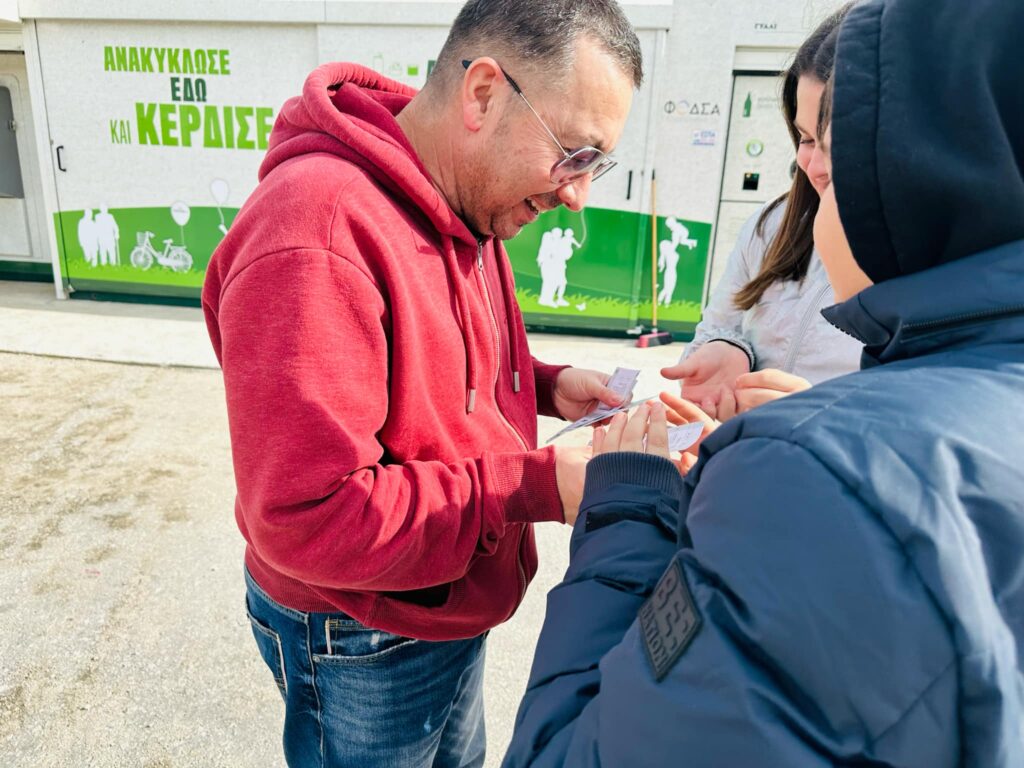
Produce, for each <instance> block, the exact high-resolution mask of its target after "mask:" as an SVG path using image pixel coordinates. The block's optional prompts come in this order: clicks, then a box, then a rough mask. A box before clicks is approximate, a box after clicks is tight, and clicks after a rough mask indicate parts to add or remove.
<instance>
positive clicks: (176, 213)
mask: <svg viewBox="0 0 1024 768" xmlns="http://www.w3.org/2000/svg"><path fill="white" fill-rule="evenodd" d="M191 216H192V209H191V208H189V207H188V206H187V205H186V204H185V203H183V202H181V200H179V201H178V202H176V203H174V204H173V205H172V206H171V218H172V219H174V223H175V224H177V225H178V229H179V231H180V232H181V244H182V245H185V225H186V224H188V220H189V218H190V217H191Z"/></svg>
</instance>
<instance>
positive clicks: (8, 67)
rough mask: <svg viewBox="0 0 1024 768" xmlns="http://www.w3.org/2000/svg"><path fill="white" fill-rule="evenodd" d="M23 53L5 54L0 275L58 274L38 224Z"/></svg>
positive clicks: (1, 70) (1, 61)
mask: <svg viewBox="0 0 1024 768" xmlns="http://www.w3.org/2000/svg"><path fill="white" fill-rule="evenodd" d="M27 81H28V78H27V73H26V71H25V56H24V54H22V53H0V273H4V274H8V273H19V274H28V273H31V274H38V275H41V276H48V275H51V274H52V269H51V267H50V262H49V260H48V259H47V258H46V253H45V250H44V249H43V248H42V247H41V245H40V238H39V237H38V234H39V233H34V232H33V226H32V223H33V221H34V219H35V217H36V216H37V215H38V212H39V205H40V197H41V188H40V185H39V179H38V173H39V172H38V170H37V167H38V166H37V164H36V162H35V146H34V141H33V137H32V131H31V109H30V107H29V102H28V84H27Z"/></svg>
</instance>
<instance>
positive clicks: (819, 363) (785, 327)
mask: <svg viewBox="0 0 1024 768" xmlns="http://www.w3.org/2000/svg"><path fill="white" fill-rule="evenodd" d="M850 5H852V3H851V4H850ZM850 5H847V6H845V7H843V8H842V9H840V10H839V11H837V12H836V13H835V14H833V15H832V16H830V17H829V18H828V19H826V20H825V21H824V22H822V24H821V25H820V26H819V27H818V28H817V29H816V30H815V31H814V32H813V33H812V34H811V36H810V37H809V38H807V40H806V41H805V42H804V44H803V45H802V46H800V49H799V50H798V51H797V54H796V57H795V58H794V60H793V63H792V65H791V66H790V67H789V69H788V70H787V72H786V75H785V79H784V81H783V90H782V101H783V109H784V112H785V117H786V122H787V125H788V126H789V131H790V134H791V135H792V137H793V143H794V144H795V145H796V151H797V166H798V170H797V172H796V175H795V176H794V178H793V186H792V188H791V189H790V190H789V192H787V193H786V194H785V195H783V196H782V197H780V198H778V199H777V200H775V201H773V202H771V203H769V204H767V205H766V206H765V207H764V208H762V209H761V210H760V211H759V212H758V213H757V214H755V215H754V216H753V217H751V219H750V220H749V221H748V222H747V223H746V225H745V226H744V227H743V230H742V232H741V233H740V236H739V239H738V240H737V243H736V247H735V248H734V250H733V252H732V253H731V254H730V256H729V261H728V264H727V266H726V270H725V274H724V275H723V277H722V279H721V281H720V282H719V284H718V285H717V286H716V288H715V290H714V292H713V293H712V296H711V300H710V301H709V303H708V305H707V307H706V308H705V310H704V317H703V320H702V321H701V323H700V325H698V326H697V331H696V334H695V335H694V339H693V341H692V342H691V343H690V344H689V345H688V346H687V348H686V351H685V352H684V354H683V356H682V358H681V359H680V361H679V363H678V364H677V365H675V366H672V367H669V368H665V369H663V370H662V372H661V373H662V375H663V376H664V377H665V378H668V379H678V380H679V381H680V383H681V386H682V395H683V397H684V398H686V399H687V400H690V401H691V402H693V403H695V404H696V405H698V406H700V407H701V408H702V409H703V410H704V411H706V412H707V413H708V415H710V416H711V417H713V418H718V419H719V420H724V419H727V418H730V417H731V416H733V415H734V414H736V413H739V412H742V411H745V410H749V409H750V408H753V407H755V406H758V405H761V404H763V403H765V402H768V401H770V400H774V399H776V398H778V397H782V396H784V395H787V394H790V393H792V392H798V391H800V390H803V389H807V388H808V387H810V386H811V385H812V384H817V383H818V382H820V381H824V380H825V379H830V378H833V377H835V376H840V375H842V374H845V373H850V372H851V371H855V370H857V368H858V367H859V362H860V350H861V345H860V344H859V343H857V342H856V341H854V340H853V339H852V338H851V337H849V336H846V335H845V334H844V333H842V332H841V331H839V330H837V329H836V328H833V327H832V326H831V325H830V324H829V323H828V321H827V320H825V318H824V317H822V316H821V310H822V309H823V308H825V307H827V306H830V305H831V304H833V303H834V301H833V297H832V290H831V288H830V287H829V283H828V278H827V276H826V275H825V270H824V268H823V267H822V264H821V259H820V258H819V257H818V254H817V253H816V252H815V251H814V242H813V238H812V227H813V223H814V216H815V213H817V210H818V200H819V195H820V194H821V192H822V190H824V189H825V188H826V187H827V186H828V182H829V178H828V171H827V169H826V168H825V167H824V165H823V164H822V163H821V162H820V160H816V159H815V158H813V153H814V145H815V138H814V137H815V127H816V125H817V118H818V107H819V105H820V103H821V94H822V91H824V89H825V84H826V83H827V82H828V80H829V78H830V77H831V75H832V64H833V60H834V59H835V36H834V35H833V36H831V38H830V36H829V33H830V32H832V31H833V30H834V29H835V28H836V27H838V26H839V24H840V22H841V21H842V20H843V18H844V17H845V15H846V13H847V11H848V10H849V8H850ZM819 157H820V156H819Z"/></svg>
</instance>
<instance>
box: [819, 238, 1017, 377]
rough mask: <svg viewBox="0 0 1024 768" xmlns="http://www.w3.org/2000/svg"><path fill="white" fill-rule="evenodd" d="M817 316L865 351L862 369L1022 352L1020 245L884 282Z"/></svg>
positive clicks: (1009, 245) (979, 254)
mask: <svg viewBox="0 0 1024 768" xmlns="http://www.w3.org/2000/svg"><path fill="white" fill-rule="evenodd" d="M937 297H941V298H937ZM822 314H823V315H824V316H825V318H826V319H827V320H828V321H829V322H831V323H832V324H833V325H835V326H836V327H837V328H839V329H840V330H842V331H845V332H846V333H848V334H849V335H851V336H853V337H854V338H855V339H857V340H858V341H860V342H861V343H862V344H864V352H863V354H862V356H861V367H863V368H871V367H874V366H876V365H884V364H887V363H894V362H897V361H899V360H905V359H907V358H912V357H920V356H922V355H927V354H932V353H935V352H940V351H943V350H947V349H951V348H966V347H977V346H980V345H983V344H1024V240H1019V241H1017V242H1014V243H1007V244H1006V245H1001V246H999V247H998V248H993V249H991V250H988V251H984V252H982V253H978V254H974V255H973V256H969V257H967V258H964V259H958V260H957V261H956V262H952V263H949V264H942V265H940V266H938V267H936V268H934V269H930V270H927V271H926V272H922V273H920V274H913V275H904V276H903V277H898V278H894V279H892V280H886V281H884V282H882V283H880V284H878V285H873V286H871V287H870V288H867V289H866V290H863V291H861V292H860V293H858V294H857V295H856V296H854V297H853V298H851V299H849V300H847V301H844V302H843V303H842V304H837V305H835V306H832V307H827V308H826V309H824V310H822Z"/></svg>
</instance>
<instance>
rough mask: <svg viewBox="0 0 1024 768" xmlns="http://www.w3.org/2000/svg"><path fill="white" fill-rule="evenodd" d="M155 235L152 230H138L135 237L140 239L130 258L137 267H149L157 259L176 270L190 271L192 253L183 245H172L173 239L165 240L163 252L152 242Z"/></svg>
mask: <svg viewBox="0 0 1024 768" xmlns="http://www.w3.org/2000/svg"><path fill="white" fill-rule="evenodd" d="M152 237H153V233H152V232H137V233H136V234H135V238H136V240H137V241H138V245H136V246H135V247H134V248H133V249H132V253H131V256H129V260H130V261H131V264H132V266H133V267H135V268H136V269H149V268H150V267H152V266H153V262H154V261H155V262H156V263H157V264H159V265H160V266H161V267H167V268H169V269H172V270H174V271H175V272H188V271H189V270H190V269H192V254H190V253H189V252H188V251H186V250H185V246H183V245H171V243H173V242H174V241H173V240H164V250H163V252H162V253H161V252H160V251H158V250H156V248H154V247H153V245H152V244H151V243H150V240H151V239H152Z"/></svg>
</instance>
